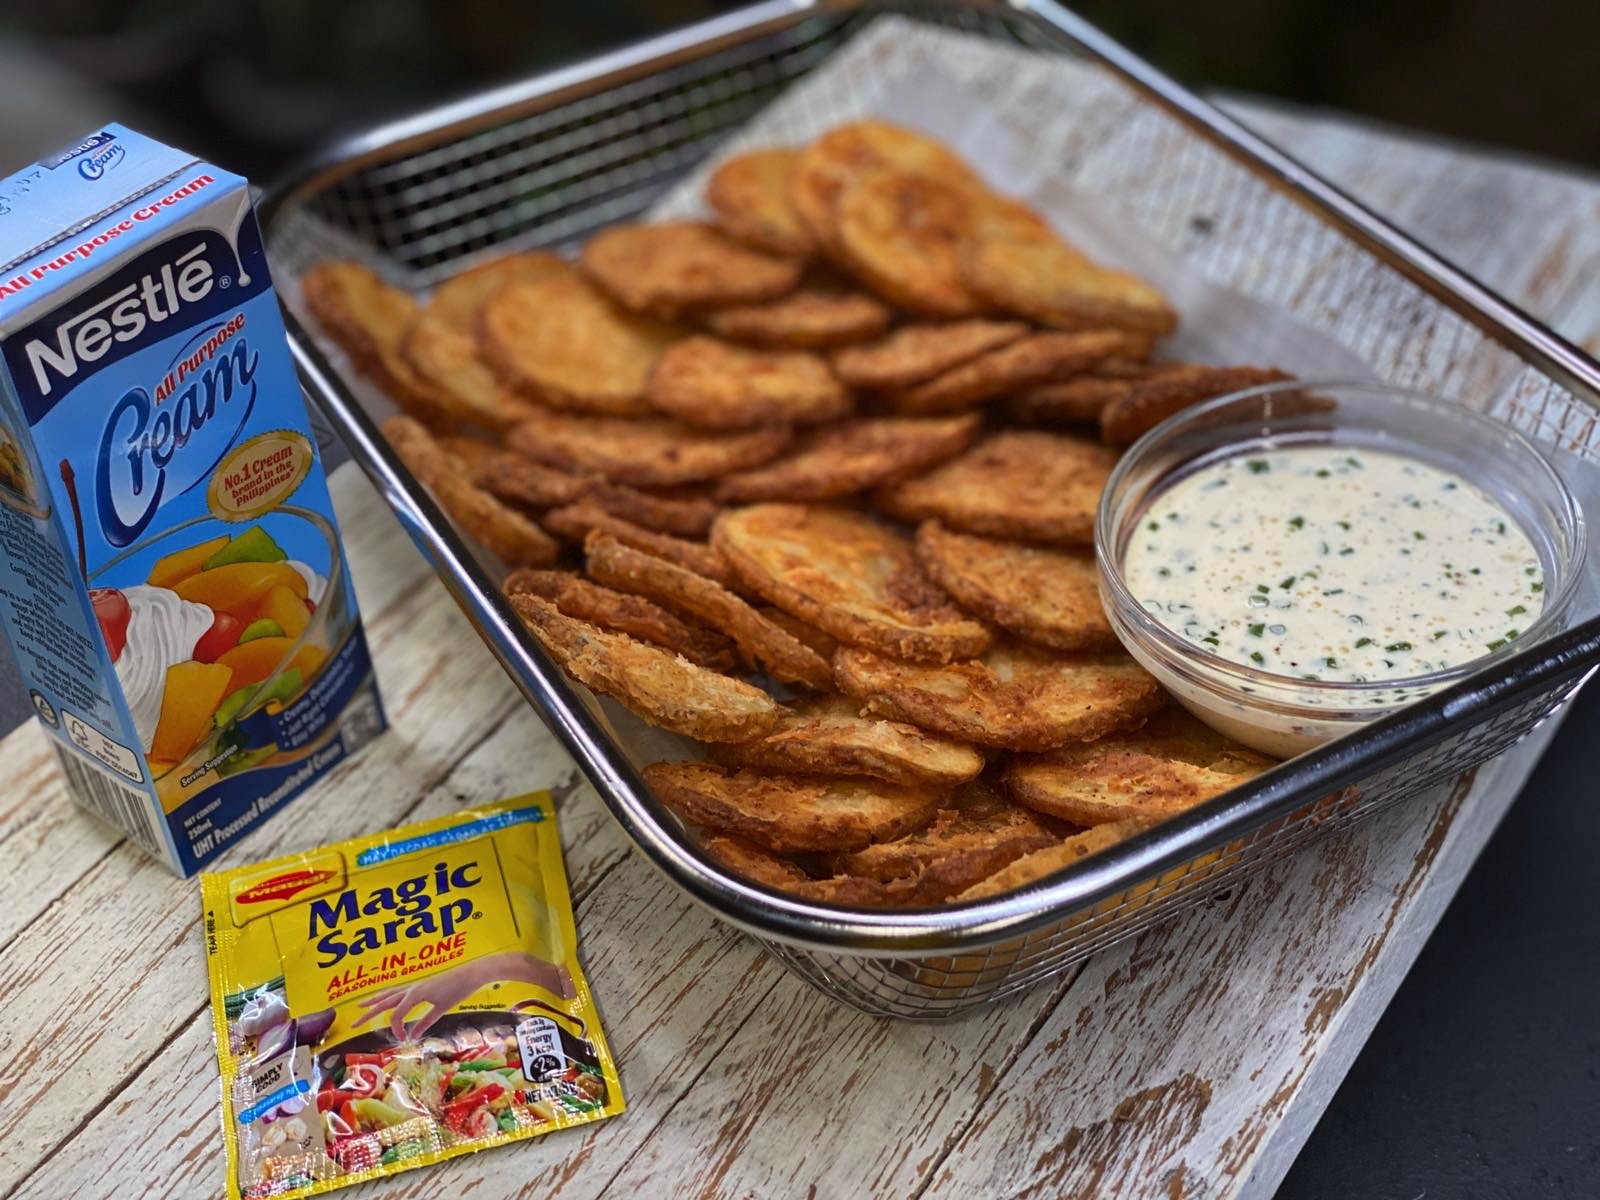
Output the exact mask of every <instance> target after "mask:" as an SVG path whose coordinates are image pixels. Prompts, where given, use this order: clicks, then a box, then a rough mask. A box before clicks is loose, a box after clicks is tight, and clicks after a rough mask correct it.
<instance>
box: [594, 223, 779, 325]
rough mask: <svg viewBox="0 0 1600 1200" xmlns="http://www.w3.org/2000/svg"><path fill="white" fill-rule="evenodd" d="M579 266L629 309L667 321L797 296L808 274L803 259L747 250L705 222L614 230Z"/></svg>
mask: <svg viewBox="0 0 1600 1200" xmlns="http://www.w3.org/2000/svg"><path fill="white" fill-rule="evenodd" d="M579 262H580V263H581V264H582V266H583V269H584V270H585V271H587V272H588V274H589V277H590V278H591V279H593V280H594V281H595V282H596V283H598V284H599V285H600V286H601V287H602V288H604V289H605V290H606V292H607V293H608V294H609V295H610V296H611V297H612V298H613V299H614V300H616V301H617V302H618V303H619V304H621V305H622V306H623V307H624V308H627V309H631V310H632V311H634V312H639V313H649V314H651V315H652V316H656V317H662V318H666V319H669V320H670V319H672V318H674V317H677V316H678V315H680V314H682V313H686V312H694V311H697V310H700V309H706V308H720V307H723V306H725V305H729V304H758V303H760V302H761V301H763V300H776V299H777V298H778V297H779V296H782V295H785V294H787V293H789V292H792V291H794V289H795V286H796V285H797V284H798V283H799V282H800V276H801V274H802V273H803V272H804V269H805V268H804V264H803V263H802V262H801V261H800V260H799V259H796V258H784V257H780V256H778V255H776V254H769V253H767V252H766V251H765V250H757V249H754V248H753V247H750V246H745V245H741V244H740V243H738V242H736V241H734V240H733V239H732V238H730V237H728V236H727V235H726V234H725V233H723V232H722V231H721V230H719V229H718V228H717V227H716V226H715V225H708V224H705V223H704V222H700V221H665V222H662V223H660V224H656V225H613V226H612V227H611V228H609V229H604V230H602V231H601V232H599V233H597V234H595V236H594V237H592V238H590V239H589V241H588V242H587V243H586V244H585V245H584V247H583V252H582V254H581V255H580V256H579Z"/></svg>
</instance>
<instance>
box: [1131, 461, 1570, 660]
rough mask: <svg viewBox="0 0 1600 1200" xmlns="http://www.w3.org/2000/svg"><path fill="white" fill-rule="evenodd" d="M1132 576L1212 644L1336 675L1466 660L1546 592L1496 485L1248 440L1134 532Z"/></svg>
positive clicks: (1520, 624)
mask: <svg viewBox="0 0 1600 1200" xmlns="http://www.w3.org/2000/svg"><path fill="white" fill-rule="evenodd" d="M1123 576H1124V578H1125V579H1126V581H1127V585H1128V588H1129V590H1130V591H1131V592H1132V593H1133V594H1134V596H1135V597H1136V598H1137V599H1138V600H1139V602H1140V603H1141V604H1142V605H1143V606H1144V607H1145V609H1146V610H1147V611H1148V612H1149V613H1150V614H1151V615H1152V616H1153V617H1154V618H1155V619H1156V620H1157V621H1159V622H1161V624H1163V625H1165V626H1166V627H1167V628H1169V629H1171V630H1173V631H1174V632H1176V633H1179V634H1181V635H1182V636H1183V637H1185V638H1187V639H1189V640H1190V641H1192V642H1194V643H1195V644H1196V645H1197V646H1199V647H1200V648H1202V649H1205V650H1208V651H1210V652H1211V653H1212V654H1216V655H1218V656H1219V657H1222V658H1226V659H1229V660H1231V661H1233V662H1237V663H1243V664H1247V665H1250V666H1253V667H1256V668H1259V669H1260V670H1263V671H1270V672H1272V673H1273V674H1277V675H1285V676H1290V677H1293V678H1300V679H1312V680H1318V681H1323V682H1350V683H1364V682H1369V681H1381V680H1392V679H1403V678H1408V677H1412V676H1417V675H1425V674H1427V673H1429V672H1432V671H1437V670H1441V669H1444V668H1447V667H1453V666H1457V665H1459V664H1461V663H1464V662H1468V661H1470V660H1471V659H1474V658H1478V657H1480V656H1481V655H1484V654H1487V653H1489V652H1490V651H1492V650H1496V649H1498V648H1500V647H1501V646H1503V645H1505V644H1506V643H1507V642H1510V641H1513V640H1515V639H1516V638H1517V637H1518V636H1519V635H1520V634H1521V633H1522V632H1523V631H1524V630H1526V629H1527V628H1528V626H1529V625H1530V624H1531V623H1532V622H1533V620H1534V619H1535V618H1536V617H1537V616H1538V615H1539V613H1540V611H1541V609H1543V607H1544V577H1543V574H1542V572H1541V571H1540V567H1539V560H1538V556H1537V554H1536V553H1535V552H1534V548H1533V545H1532V543H1531V542H1529V540H1528V538H1527V535H1526V534H1524V533H1523V531H1522V530H1521V529H1520V528H1519V527H1518V525H1517V524H1516V522H1515V521H1513V520H1512V519H1511V518H1510V517H1509V516H1508V515H1507V514H1506V513H1505V511H1504V510H1503V509H1501V508H1500V507H1499V506H1498V505H1497V504H1496V503H1495V502H1494V501H1493V500H1491V499H1489V497H1487V496H1486V495H1484V493H1483V492H1481V491H1479V490H1478V489H1477V488H1475V487H1473V486H1472V485H1471V484H1470V483H1468V482H1466V481H1465V480H1464V479H1461V478H1459V477H1457V476H1455V475H1452V474H1450V473H1449V472H1446V471H1441V470H1439V469H1438V468H1436V467H1431V466H1428V465H1426V464H1425V463H1422V462H1419V461H1417V460H1415V459H1411V458H1406V457H1402V456H1400V455H1395V454H1388V453H1383V452H1380V451H1374V450H1367V449H1362V448H1351V447H1339V446H1294V447H1288V448H1285V449H1282V450H1272V451H1264V452H1256V453H1247V454H1243V455H1239V456H1237V457H1233V458H1228V459H1224V460H1222V461H1220V462H1216V463H1213V464H1211V465H1209V466H1206V467H1204V468H1202V469H1200V470H1199V471H1197V472H1195V473H1194V474H1193V475H1190V476H1188V477H1186V478H1184V479H1181V480H1179V481H1178V482H1177V483H1176V484H1174V485H1173V486H1172V487H1170V488H1168V489H1167V490H1166V491H1164V492H1162V493H1161V494H1160V495H1158V496H1157V497H1156V498H1155V500H1154V501H1153V502H1152V504H1151V505H1150V508H1149V510H1148V511H1147V512H1146V514H1145V518H1144V521H1143V522H1142V523H1141V524H1140V526H1139V528H1138V530H1137V531H1136V532H1135V533H1134V534H1133V536H1132V537H1131V539H1130V540H1129V543H1128V547H1127V551H1126V554H1125V558H1124V562H1123Z"/></svg>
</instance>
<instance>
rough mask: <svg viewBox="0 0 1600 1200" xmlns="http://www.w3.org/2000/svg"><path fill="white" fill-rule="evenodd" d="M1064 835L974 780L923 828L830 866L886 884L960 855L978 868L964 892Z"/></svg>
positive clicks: (834, 858) (837, 858)
mask: <svg viewBox="0 0 1600 1200" xmlns="http://www.w3.org/2000/svg"><path fill="white" fill-rule="evenodd" d="M780 729H781V727H780ZM754 744H755V745H761V744H762V743H760V742H757V743H754ZM1060 840H1061V838H1060V837H1059V836H1057V834H1056V833H1055V832H1054V831H1053V830H1051V829H1050V828H1048V827H1047V826H1046V824H1045V822H1044V821H1043V820H1042V819H1040V818H1039V817H1038V816H1036V815H1035V814H1034V812H1033V810H1032V809H1029V808H1024V807H1023V806H1022V805H1020V804H1014V803H1012V802H1011V801H1010V800H1009V799H1007V798H1006V796H1005V794H1004V793H1003V792H1000V791H999V790H997V789H996V788H994V787H993V786H991V785H990V784H989V783H988V782H987V781H985V780H975V781H974V782H972V783H970V784H968V785H967V786H965V787H962V788H960V789H958V790H957V791H955V792H954V793H952V794H951V795H950V796H949V797H947V798H946V799H945V800H943V801H941V806H940V809H939V815H938V816H936V817H935V818H934V819H933V822H932V823H931V824H929V825H927V826H925V827H924V828H922V829H919V830H917V831H916V832H915V833H908V834H906V836H905V837H903V838H897V839H896V840H895V841H892V842H878V843H876V844H875V845H872V846H868V847H867V848H866V849H864V850H851V851H847V852H846V853H843V854H830V855H829V856H828V857H827V860H826V863H825V865H826V867H827V869H828V870H830V871H832V872H833V873H834V874H836V875H863V876H866V877H867V878H869V879H877V880H880V881H882V882H885V883H887V882H889V881H890V880H894V879H904V878H907V877H909V876H915V875H919V874H921V873H922V872H924V871H926V870H928V869H929V868H931V867H933V866H935V865H936V864H939V863H943V862H946V861H948V860H951V859H956V860H960V866H961V869H962V870H964V871H968V872H975V873H974V874H970V875H969V876H968V877H967V878H966V880H965V882H963V883H961V885H960V886H958V887H955V888H953V890H954V891H961V890H962V888H965V887H970V886H971V885H972V884H975V883H977V882H978V880H980V879H984V878H987V877H988V876H989V875H992V874H993V873H994V872H995V871H997V870H999V869H1000V868H1001V867H1003V866H1005V865H1006V863H1007V862H1009V861H1011V860H1014V859H1018V858H1021V857H1022V856H1023V855H1024V854H1031V853H1032V852H1033V851H1035V850H1042V849H1044V848H1045V847H1046V846H1053V845H1055V844H1056V843H1057V842H1059V841H1060ZM974 851H987V852H998V857H999V858H1000V861H998V862H996V861H994V859H993V858H989V857H981V858H980V857H978V856H977V855H974V853H973V852H974Z"/></svg>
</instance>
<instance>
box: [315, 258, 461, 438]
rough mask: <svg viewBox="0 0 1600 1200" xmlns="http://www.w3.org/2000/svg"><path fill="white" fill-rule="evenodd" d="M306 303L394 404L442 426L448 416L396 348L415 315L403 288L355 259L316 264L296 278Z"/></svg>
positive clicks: (359, 367)
mask: <svg viewBox="0 0 1600 1200" xmlns="http://www.w3.org/2000/svg"><path fill="white" fill-rule="evenodd" d="M300 289H301V292H302V294H303V295H304V296H305V301H306V307H307V308H309V309H310V310H311V314H312V315H313V316H314V317H316V318H317V320H318V321H319V322H320V323H321V324H322V327H323V328H324V329H326V330H327V331H328V333H329V335H330V336H332V338H333V340H334V341H336V342H338V343H339V345H340V346H341V347H342V348H343V349H344V352H345V353H346V354H348V355H349V356H350V359H351V362H352V363H354V365H355V367H356V369H357V370H359V371H361V372H363V373H365V374H366V375H369V376H371V378H372V379H373V381H374V382H376V383H377V384H378V386H379V387H381V388H382V389H383V390H384V391H385V392H387V393H388V394H389V397H390V399H392V400H393V401H394V402H395V403H396V404H397V405H399V406H400V407H401V408H402V409H404V410H405V411H406V412H408V413H410V414H411V415H412V416H414V417H416V418H417V420H419V421H422V422H423V423H424V424H427V425H430V426H433V427H435V428H446V427H448V426H449V425H450V424H452V422H453V420H454V418H453V417H452V415H451V413H450V412H449V410H448V409H447V408H446V407H445V405H444V404H443V403H442V402H441V401H440V399H439V397H438V396H436V395H435V394H434V392H433V389H432V388H431V387H430V386H429V385H428V382H427V380H425V379H423V378H422V377H421V376H419V375H418V374H417V372H416V371H415V370H414V369H413V368H412V366H411V364H410V363H409V362H407V361H406V358H405V355H404V354H403V353H401V348H402V346H403V344H404V339H405V335H406V331H407V330H409V329H410V328H411V324H412V322H413V321H415V320H416V319H417V312H418V308H417V302H416V300H415V299H413V298H412V296H411V294H410V293H409V292H404V291H401V290H400V289H399V288H397V287H390V286H389V285H388V284H387V283H385V282H384V281H383V280H382V279H380V278H378V276H377V275H375V274H373V272H371V271H370V270H368V269H367V268H366V267H363V266H362V265H361V264H360V263H353V262H325V263H318V264H317V265H316V266H314V267H312V268H311V270H309V271H307V272H306V273H305V274H304V275H303V276H301V279H300Z"/></svg>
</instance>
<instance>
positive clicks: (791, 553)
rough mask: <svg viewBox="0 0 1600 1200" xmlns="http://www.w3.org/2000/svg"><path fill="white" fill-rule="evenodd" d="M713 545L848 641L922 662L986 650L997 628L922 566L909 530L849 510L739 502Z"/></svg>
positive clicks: (752, 580) (776, 600) (717, 528)
mask: <svg viewBox="0 0 1600 1200" xmlns="http://www.w3.org/2000/svg"><path fill="white" fill-rule="evenodd" d="M711 544H712V545H713V546H714V547H716V549H717V550H718V551H719V552H720V553H721V555H722V557H723V559H724V560H725V561H726V562H727V563H728V565H729V566H730V567H732V568H733V570H734V572H735V573H736V574H737V575H738V576H739V577H740V578H741V579H742V580H743V581H744V582H745V584H746V585H748V586H749V587H750V588H751V589H752V590H753V591H755V592H756V593H758V594H759V595H761V596H762V597H764V598H765V599H766V600H768V601H770V602H771V603H773V604H776V605H777V606H778V607H779V608H781V609H784V610H785V611H787V612H791V613H793V614H794V615H795V616H797V617H799V618H800V619H801V620H803V621H809V622H810V623H811V624H813V625H817V626H820V627H821V628H823V629H825V630H827V631H828V632H829V633H831V634H833V636H834V637H836V638H838V639H839V640H840V641H844V642H850V643H853V644H856V645H861V646H866V647H869V648H871V649H874V650H877V651H879V652H880V653H883V654H891V655H894V656H896V657H899V658H912V659H917V660H919V661H923V662H949V661H950V660H951V659H952V658H962V657H965V656H967V655H970V654H977V653H981V652H982V650H983V649H984V648H985V647H986V646H987V645H988V644H989V640H990V637H989V631H988V630H987V629H986V628H984V626H983V625H981V624H980V623H978V622H977V621H974V620H972V619H971V618H970V617H967V616H965V615H964V614H963V613H962V612H961V611H960V610H959V609H958V608H956V607H955V605H953V604H951V603H950V601H949V599H948V598H947V597H946V596H945V594H944V593H943V592H941V591H940V590H939V589H938V588H936V587H934V586H933V584H932V583H930V582H929V581H928V579H927V577H926V576H924V575H923V574H922V571H921V569H920V568H919V567H918V566H917V561H916V556H915V555H914V554H913V553H912V550H911V542H910V541H909V539H907V538H906V537H904V536H903V535H902V534H900V533H898V532H896V531H895V530H893V529H891V528H889V527H888V526H887V525H883V524H881V523H879V522H877V521H874V520H873V519H872V518H871V517H869V516H867V515H866V514H865V513H859V512H852V511H850V510H848V509H840V508H831V507H825V506H807V505H801V504H756V505H752V506H751V507H749V508H739V509H731V510H730V511H728V512H725V513H724V514H723V515H722V516H720V517H718V518H717V523H716V524H715V525H713V526H712V527H711Z"/></svg>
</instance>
